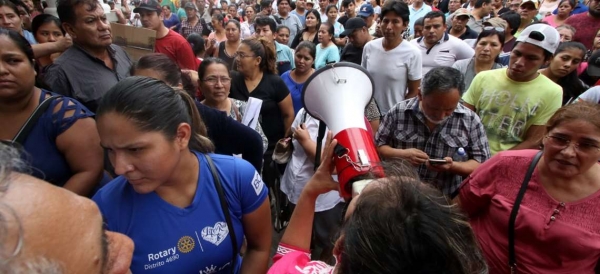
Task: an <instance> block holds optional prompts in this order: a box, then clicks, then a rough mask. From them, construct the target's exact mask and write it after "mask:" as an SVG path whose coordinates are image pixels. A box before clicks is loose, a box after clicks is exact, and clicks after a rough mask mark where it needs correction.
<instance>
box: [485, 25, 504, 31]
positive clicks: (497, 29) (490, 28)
mask: <svg viewBox="0 0 600 274" xmlns="http://www.w3.org/2000/svg"><path fill="white" fill-rule="evenodd" d="M483 30H496V31H497V32H504V28H501V27H492V26H487V27H483Z"/></svg>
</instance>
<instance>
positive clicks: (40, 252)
mask: <svg viewBox="0 0 600 274" xmlns="http://www.w3.org/2000/svg"><path fill="white" fill-rule="evenodd" d="M9 180H11V181H12V182H11V184H10V188H8V190H7V191H6V193H5V194H4V196H3V197H2V202H3V203H5V204H6V205H8V206H9V207H10V208H12V209H13V210H14V211H15V212H14V213H15V215H16V216H18V217H19V218H20V222H21V226H22V229H23V234H22V235H21V236H22V237H23V238H22V239H23V246H22V249H21V252H20V253H19V255H18V256H17V258H16V263H17V264H19V262H21V263H23V264H24V263H27V262H30V261H33V262H35V260H36V259H38V258H39V257H42V258H45V259H47V260H50V261H51V262H55V263H58V264H60V265H61V266H62V268H63V269H62V270H63V271H64V273H93V274H96V273H98V274H100V273H110V274H116V273H123V274H124V273H127V272H128V271H129V267H130V265H131V259H132V256H133V242H132V241H131V239H129V238H127V237H126V236H125V235H122V234H119V233H114V232H108V231H105V230H104V222H103V219H102V215H101V214H100V211H99V210H98V207H97V206H96V204H95V203H94V202H92V201H91V200H89V199H87V198H85V197H81V196H78V195H76V194H73V193H72V192H70V191H68V190H65V189H64V188H59V187H56V186H53V185H51V184H49V183H46V182H44V181H41V180H38V179H36V178H33V177H31V176H28V175H22V174H14V176H11V177H9ZM23 197H27V199H23ZM30 199H34V200H30ZM31 201H36V202H31ZM3 211H4V210H3ZM13 229H14V230H13ZM16 229H17V228H16V227H11V228H9V231H16Z"/></svg>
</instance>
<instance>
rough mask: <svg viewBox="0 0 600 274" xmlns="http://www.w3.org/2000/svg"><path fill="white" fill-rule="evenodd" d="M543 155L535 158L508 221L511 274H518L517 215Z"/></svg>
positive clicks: (540, 152) (538, 154)
mask: <svg viewBox="0 0 600 274" xmlns="http://www.w3.org/2000/svg"><path fill="white" fill-rule="evenodd" d="M542 153H543V152H542V151H539V152H538V153H537V154H536V155H535V157H533V161H532V162H531V164H530V165H529V169H528V170H527V173H526V174H525V178H524V179H523V183H521V189H519V194H517V198H515V203H514V205H513V208H512V211H511V212H510V218H509V219H508V266H509V267H510V273H512V274H514V273H517V261H516V258H515V221H516V219H517V214H519V207H520V206H521V201H523V196H525V191H527V186H528V185H529V180H530V179H531V174H533V170H534V169H535V166H536V165H537V163H538V162H539V161H540V158H541V157H542Z"/></svg>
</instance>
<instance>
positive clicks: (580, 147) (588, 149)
mask: <svg viewBox="0 0 600 274" xmlns="http://www.w3.org/2000/svg"><path fill="white" fill-rule="evenodd" d="M545 138H546V139H547V140H548V145H550V146H553V147H555V148H559V149H561V150H563V149H566V148H567V147H569V146H571V144H573V147H574V148H575V149H576V150H577V151H579V152H581V153H593V152H598V151H600V146H598V145H597V144H594V143H590V142H583V143H581V142H572V141H571V140H569V139H567V138H565V137H561V136H555V135H547V136H546V137H545Z"/></svg>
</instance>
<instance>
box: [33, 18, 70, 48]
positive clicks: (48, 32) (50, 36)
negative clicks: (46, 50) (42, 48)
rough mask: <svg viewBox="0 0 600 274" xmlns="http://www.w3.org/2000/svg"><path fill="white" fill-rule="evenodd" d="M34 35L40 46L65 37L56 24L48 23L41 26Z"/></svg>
mask: <svg viewBox="0 0 600 274" xmlns="http://www.w3.org/2000/svg"><path fill="white" fill-rule="evenodd" d="M34 35H35V40H36V41H37V42H38V43H40V44H43V43H48V42H56V41H57V40H58V38H61V37H63V36H64V35H63V33H62V31H61V30H60V28H59V27H58V26H57V25H56V24H55V23H54V22H48V23H45V24H43V25H41V26H40V27H39V28H38V30H37V32H36V33H34Z"/></svg>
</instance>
